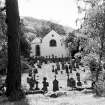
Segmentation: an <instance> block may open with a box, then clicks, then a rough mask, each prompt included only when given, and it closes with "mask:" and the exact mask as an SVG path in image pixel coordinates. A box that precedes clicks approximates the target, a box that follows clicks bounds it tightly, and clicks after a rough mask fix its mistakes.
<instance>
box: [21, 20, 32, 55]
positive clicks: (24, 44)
mask: <svg viewBox="0 0 105 105" xmlns="http://www.w3.org/2000/svg"><path fill="white" fill-rule="evenodd" d="M20 49H21V55H24V56H25V57H29V55H30V50H31V45H30V43H29V41H28V38H27V36H26V35H25V27H24V24H23V22H22V21H21V23H20Z"/></svg>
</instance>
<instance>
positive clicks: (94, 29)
mask: <svg viewBox="0 0 105 105" xmlns="http://www.w3.org/2000/svg"><path fill="white" fill-rule="evenodd" d="M82 1H83V2H84V3H85V4H86V3H87V4H90V8H88V9H86V8H85V17H84V18H83V19H84V21H83V24H82V27H81V29H80V31H81V32H82V34H85V35H87V36H88V39H89V40H88V43H87V47H85V53H86V54H84V55H85V56H84V58H85V59H86V58H88V60H86V61H88V64H89V66H90V69H91V72H92V74H93V69H94V70H95V74H96V75H95V77H96V82H97V84H96V93H97V94H98V95H99V94H101V93H102V92H103V89H104V88H105V87H104V88H102V86H103V83H104V79H103V78H102V80H103V81H100V80H99V77H100V76H102V73H100V72H101V71H102V63H101V62H102V60H103V59H105V5H104V1H103V2H102V0H97V1H96V0H85V1H84V0H82ZM87 54H88V55H87ZM93 55H95V56H96V57H95V56H93ZM100 87H101V88H100Z"/></svg>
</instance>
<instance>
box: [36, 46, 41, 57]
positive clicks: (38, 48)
mask: <svg viewBox="0 0 105 105" xmlns="http://www.w3.org/2000/svg"><path fill="white" fill-rule="evenodd" d="M36 56H40V46H39V45H36Z"/></svg>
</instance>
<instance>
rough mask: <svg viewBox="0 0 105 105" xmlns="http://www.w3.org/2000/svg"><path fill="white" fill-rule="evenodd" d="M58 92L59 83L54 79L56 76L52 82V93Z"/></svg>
mask: <svg viewBox="0 0 105 105" xmlns="http://www.w3.org/2000/svg"><path fill="white" fill-rule="evenodd" d="M58 90H59V82H58V80H57V79H56V76H55V80H54V81H53V91H54V92H56V91H58Z"/></svg>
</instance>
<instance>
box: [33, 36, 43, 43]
mask: <svg viewBox="0 0 105 105" xmlns="http://www.w3.org/2000/svg"><path fill="white" fill-rule="evenodd" d="M40 42H41V37H36V38H35V39H34V40H33V41H32V43H40Z"/></svg>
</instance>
